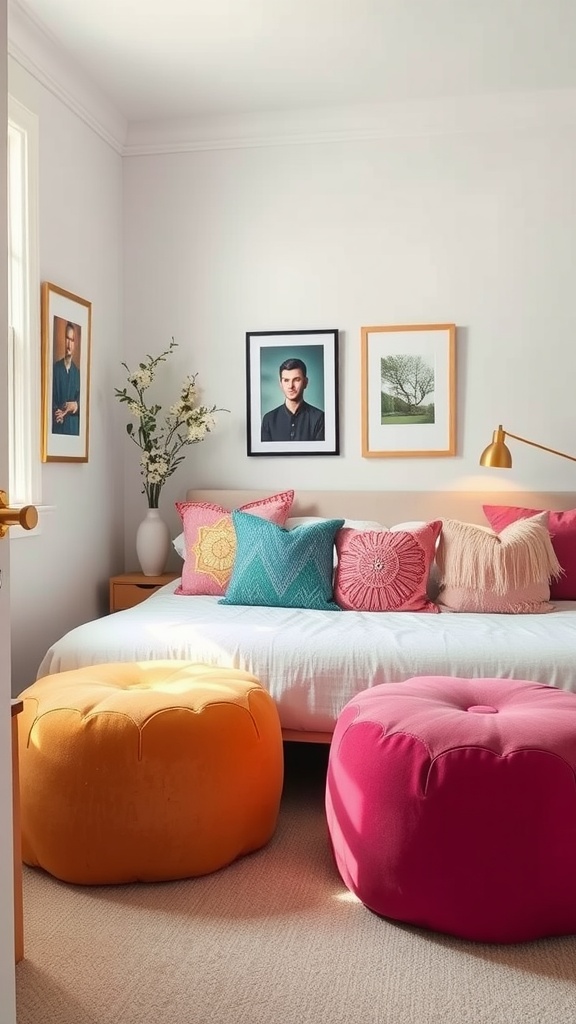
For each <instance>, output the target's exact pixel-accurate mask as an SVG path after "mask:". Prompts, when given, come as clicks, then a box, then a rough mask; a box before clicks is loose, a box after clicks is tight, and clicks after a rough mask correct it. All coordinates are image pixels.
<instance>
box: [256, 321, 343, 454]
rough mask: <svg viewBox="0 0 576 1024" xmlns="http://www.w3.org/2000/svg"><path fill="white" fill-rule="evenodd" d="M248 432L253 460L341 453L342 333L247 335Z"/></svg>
mask: <svg viewBox="0 0 576 1024" xmlns="http://www.w3.org/2000/svg"><path fill="white" fill-rule="evenodd" d="M285 363H287V364H288V365H287V366H286V367H285V366H284V364H285ZM290 363H294V366H290ZM302 366H303V367H304V368H305V370H302V369H301V367H302ZM282 380H284V384H282ZM302 382H304V383H302ZM290 387H292V390H290ZM291 395H292V396H294V397H292V398H291V397H290V396H291ZM302 396H304V398H303V404H302V405H300V406H299V407H296V404H297V402H298V398H301V397H302ZM246 432H247V451H248V455H250V456H251V455H339V454H340V447H339V416H338V331H337V330H298V331H248V332H247V333H246Z"/></svg>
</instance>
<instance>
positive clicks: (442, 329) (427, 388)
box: [361, 324, 456, 459]
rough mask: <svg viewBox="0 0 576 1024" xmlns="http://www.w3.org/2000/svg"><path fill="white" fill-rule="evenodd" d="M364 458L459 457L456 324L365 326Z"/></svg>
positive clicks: (363, 329)
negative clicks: (457, 441) (457, 444)
mask: <svg viewBox="0 0 576 1024" xmlns="http://www.w3.org/2000/svg"><path fill="white" fill-rule="evenodd" d="M361 344H362V455H363V457H364V458H369V459H370V458H435V457H441V456H450V455H455V454H456V326H455V324H408V325H405V324H402V325H397V326H396V325H392V326H386V327H362V329H361Z"/></svg>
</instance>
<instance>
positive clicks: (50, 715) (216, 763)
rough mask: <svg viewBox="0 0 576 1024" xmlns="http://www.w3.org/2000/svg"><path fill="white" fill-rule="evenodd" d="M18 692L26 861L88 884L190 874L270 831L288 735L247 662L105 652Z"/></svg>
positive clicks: (218, 863) (261, 840)
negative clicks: (119, 660) (114, 657)
mask: <svg viewBox="0 0 576 1024" xmlns="http://www.w3.org/2000/svg"><path fill="white" fill-rule="evenodd" d="M20 697H21V699H22V700H23V702H24V709H23V711H22V713H21V714H20V715H19V717H18V728H19V754H20V787H21V816H22V853H23V859H24V861H25V863H26V864H30V865H33V866H39V867H41V868H44V869H45V870H46V871H48V872H50V874H52V875H55V876H56V877H57V878H60V879H63V880H64V881H66V882H77V883H83V884H105V883H110V882H132V881H147V882H150V881H158V880H160V879H175V878H186V877H189V876H192V875H203V874H206V873H207V872H210V871H215V870H216V869H217V868H221V867H224V865H226V864H229V863H230V862H231V861H233V860H235V858H236V857H240V856H241V855H242V854H245V853H249V852H250V851H252V850H256V849H258V848H259V847H261V846H263V845H264V844H265V843H266V842H267V841H268V840H269V839H270V837H271V836H272V834H273V832H274V830H275V827H276V821H277V816H278V809H279V803H280V796H281V791H282V777H283V748H282V735H281V730H280V723H279V718H278V712H277V709H276V705H275V703H274V701H273V700H272V698H271V697H270V695H269V694H268V693H267V691H266V690H265V689H264V688H263V687H262V686H261V685H260V683H259V682H258V680H257V679H255V678H254V677H253V676H251V675H248V674H247V673H246V672H240V671H236V670H235V669H228V668H216V667H213V666H206V665H197V664H193V663H190V662H185V661H150V662H140V663H138V664H135V663H124V664H107V665H94V666H92V667H89V668H81V669H77V670H73V671H69V672H61V673H59V674H55V675H51V676H46V677H44V678H43V679H39V680H38V681H37V682H35V683H34V684H33V685H32V686H30V687H28V689H26V690H24V692H23V693H22V694H21V695H20Z"/></svg>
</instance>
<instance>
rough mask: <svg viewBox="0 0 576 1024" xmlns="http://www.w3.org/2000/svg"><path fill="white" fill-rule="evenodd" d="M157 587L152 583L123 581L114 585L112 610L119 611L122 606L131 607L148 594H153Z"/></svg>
mask: <svg viewBox="0 0 576 1024" xmlns="http://www.w3.org/2000/svg"><path fill="white" fill-rule="evenodd" d="M155 590H158V587H157V586H155V585H154V584H153V583H143V584H142V585H141V586H140V585H139V584H137V583H124V584H123V585H121V586H116V587H114V611H115V612H120V611H122V609H123V608H133V607H134V605H135V604H140V602H141V601H145V600H146V598H147V597H150V594H153V593H154V591H155Z"/></svg>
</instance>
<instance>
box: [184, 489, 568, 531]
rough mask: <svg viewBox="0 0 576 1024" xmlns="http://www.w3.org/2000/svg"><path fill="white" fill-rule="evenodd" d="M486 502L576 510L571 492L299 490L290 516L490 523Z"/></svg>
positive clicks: (195, 494) (217, 498)
mask: <svg viewBox="0 0 576 1024" xmlns="http://www.w3.org/2000/svg"><path fill="white" fill-rule="evenodd" d="M271 493H274V490H273V489H270V488H269V489H268V490H257V491H237V490H229V491H228V490H189V491H187V492H186V500H187V501H210V502H214V503H216V504H219V505H222V506H223V507H224V508H227V509H233V508H238V506H239V505H245V504H247V503H248V502H249V501H256V500H257V499H258V498H265V497H268V495H269V494H271ZM482 505H518V506H522V507H525V508H534V509H555V510H562V509H569V508H576V493H574V492H572V491H560V492H552V491H548V492H534V491H496V492H489V493H485V492H477V491H299V490H298V489H296V494H295V498H294V504H293V506H292V511H291V515H294V516H306V515H308V516H334V517H337V518H345V519H375V520H377V521H378V522H380V523H382V525H383V526H392V525H393V524H394V523H404V522H408V521H410V520H413V519H424V520H429V519H441V518H444V519H461V520H463V521H464V522H468V523H480V524H481V525H483V526H487V525H488V523H487V520H486V518H485V516H484V513H483V512H482Z"/></svg>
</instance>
